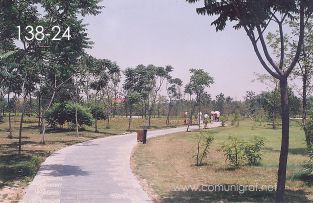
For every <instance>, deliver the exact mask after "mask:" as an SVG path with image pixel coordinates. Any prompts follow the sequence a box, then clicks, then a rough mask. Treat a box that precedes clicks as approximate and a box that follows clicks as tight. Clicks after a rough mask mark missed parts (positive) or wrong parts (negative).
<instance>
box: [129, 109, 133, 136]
mask: <svg viewBox="0 0 313 203" xmlns="http://www.w3.org/2000/svg"><path fill="white" fill-rule="evenodd" d="M129 107H130V108H129V119H128V131H130V127H131V122H132V114H133V110H132V107H131V106H129Z"/></svg>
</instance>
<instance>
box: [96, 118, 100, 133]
mask: <svg viewBox="0 0 313 203" xmlns="http://www.w3.org/2000/svg"><path fill="white" fill-rule="evenodd" d="M95 132H96V133H97V132H99V131H98V119H97V118H96V119H95Z"/></svg>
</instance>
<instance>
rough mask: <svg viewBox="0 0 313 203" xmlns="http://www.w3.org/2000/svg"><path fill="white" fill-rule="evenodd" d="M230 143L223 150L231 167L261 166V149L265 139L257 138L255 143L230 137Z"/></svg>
mask: <svg viewBox="0 0 313 203" xmlns="http://www.w3.org/2000/svg"><path fill="white" fill-rule="evenodd" d="M229 140H230V143H228V144H224V145H223V147H222V149H223V152H224V155H225V157H226V160H227V161H229V164H230V166H231V167H235V168H239V167H240V166H242V165H244V164H248V165H251V166H255V165H259V164H260V161H261V159H262V154H261V149H262V147H263V146H264V139H263V138H260V137H255V138H254V140H253V141H250V142H243V141H241V140H239V139H238V138H236V137H229Z"/></svg>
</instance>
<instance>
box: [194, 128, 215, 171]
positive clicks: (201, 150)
mask: <svg viewBox="0 0 313 203" xmlns="http://www.w3.org/2000/svg"><path fill="white" fill-rule="evenodd" d="M213 141H214V136H213V135H211V134H210V133H209V132H207V131H202V132H201V133H199V134H198V135H197V153H196V155H195V158H196V166H201V165H203V161H204V159H205V158H206V157H207V155H208V151H209V147H210V145H211V144H212V142H213Z"/></svg>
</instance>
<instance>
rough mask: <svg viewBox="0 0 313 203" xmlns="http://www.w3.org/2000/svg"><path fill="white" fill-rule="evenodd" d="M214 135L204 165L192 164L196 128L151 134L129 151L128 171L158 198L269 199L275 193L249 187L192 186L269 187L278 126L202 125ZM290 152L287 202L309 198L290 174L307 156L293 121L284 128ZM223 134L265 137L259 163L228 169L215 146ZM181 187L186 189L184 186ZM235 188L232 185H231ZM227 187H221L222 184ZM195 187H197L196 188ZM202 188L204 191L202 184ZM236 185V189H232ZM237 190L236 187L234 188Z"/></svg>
mask: <svg viewBox="0 0 313 203" xmlns="http://www.w3.org/2000/svg"><path fill="white" fill-rule="evenodd" d="M252 126H254V127H252ZM208 131H209V132H210V133H211V134H213V135H214V137H215V140H214V142H213V144H212V146H211V148H210V150H209V154H208V157H207V159H206V160H205V163H206V165H204V166H201V167H197V166H195V158H194V155H195V153H196V133H197V132H192V133H185V132H184V133H177V134H173V135H170V136H164V137H158V138H153V139H151V140H149V141H148V143H147V145H140V144H139V145H138V146H137V147H136V149H135V150H134V153H133V155H132V167H133V171H134V173H135V174H136V175H137V176H138V178H139V179H140V180H141V182H142V183H143V184H144V185H145V187H146V190H147V191H148V192H149V191H150V192H149V193H150V194H151V196H152V197H154V198H155V199H156V200H158V201H160V202H212V201H213V202H216V201H232V202H233V201H235V202H236V201H246V202H247V201H248V202H260V201H261V202H263V201H266V202H269V201H274V197H275V192H270V191H253V190H252V191H250V192H240V193H239V191H237V192H227V191H224V192H223V191H215V192H208V191H201V190H194V191H192V189H190V188H189V190H187V189H188V187H194V188H196V189H197V188H198V187H201V186H202V185H203V186H211V188H210V190H212V185H215V186H219V185H223V186H231V185H238V187H239V186H249V185H254V186H256V185H257V186H258V190H259V189H261V187H263V186H264V187H265V186H266V187H267V186H268V187H269V188H271V187H275V184H276V177H277V176H276V174H277V169H278V158H279V150H280V139H281V138H280V137H281V132H280V129H277V130H273V129H271V126H270V125H267V124H265V123H263V124H261V125H253V123H252V122H250V121H244V122H243V121H242V122H240V125H239V127H225V128H218V129H211V130H208ZM290 131H291V133H290V135H291V136H290V153H289V159H288V181H287V187H288V190H287V201H293V202H294V201H295V202H310V201H313V189H312V188H311V187H309V186H308V185H307V184H305V183H304V182H302V181H296V180H293V178H292V176H293V175H294V174H295V173H297V172H298V171H299V170H301V164H302V163H303V162H304V161H307V160H308V157H307V156H306V154H305V153H306V152H305V142H304V134H303V132H302V130H301V128H300V127H299V126H298V125H297V123H292V126H291V128H290ZM229 136H236V137H238V138H240V139H242V140H245V141H249V140H251V139H253V137H254V136H261V137H264V138H265V146H264V149H263V150H262V154H263V159H262V161H261V165H260V166H244V167H242V168H240V169H236V170H232V169H230V168H229V166H228V165H227V162H226V161H225V157H224V155H223V151H222V150H221V146H222V145H223V144H224V143H225V142H227V141H228V137H229ZM186 187H187V189H186ZM232 187H235V186H232ZM225 188H226V189H227V187H225ZM200 189H201V188H200ZM226 189H225V190H226ZM204 190H208V188H207V187H205V188H204ZM234 190H236V189H234ZM238 190H240V188H239V189H238Z"/></svg>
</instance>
